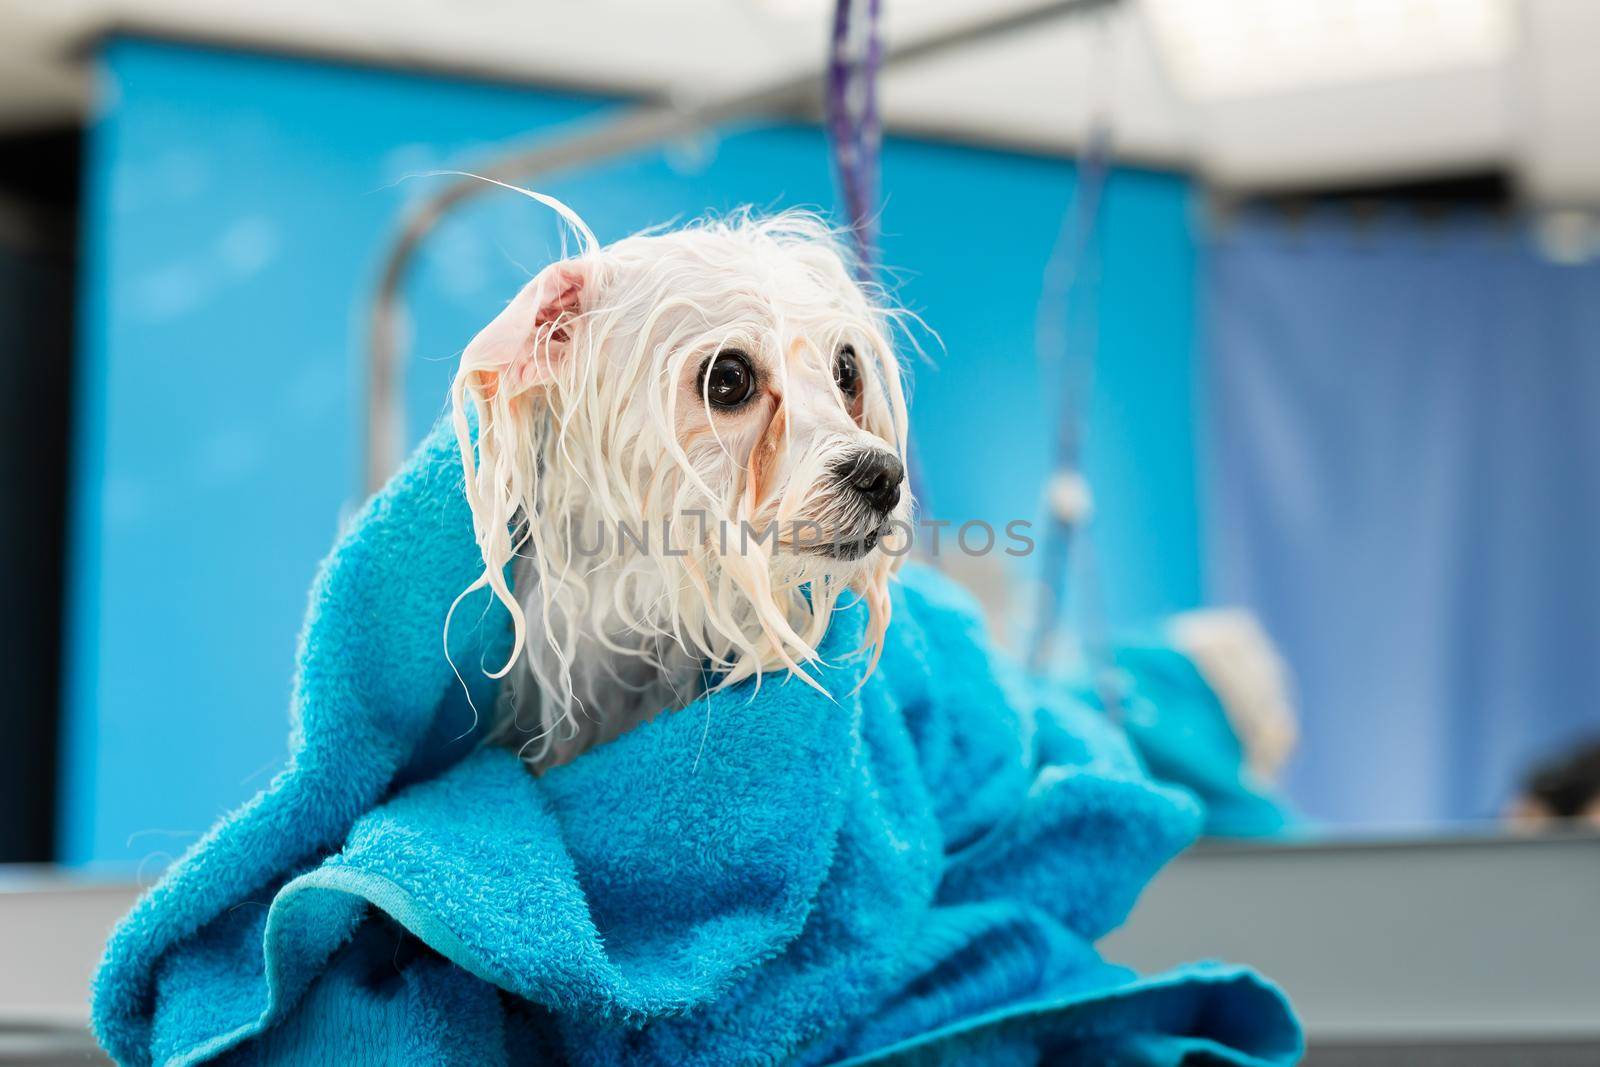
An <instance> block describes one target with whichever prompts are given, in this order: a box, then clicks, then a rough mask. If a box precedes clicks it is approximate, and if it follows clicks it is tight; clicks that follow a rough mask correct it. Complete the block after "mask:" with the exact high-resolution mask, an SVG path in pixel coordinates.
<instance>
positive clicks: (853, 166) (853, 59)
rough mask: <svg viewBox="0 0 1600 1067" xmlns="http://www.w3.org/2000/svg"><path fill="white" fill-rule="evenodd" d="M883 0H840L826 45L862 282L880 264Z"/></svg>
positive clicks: (835, 143)
mask: <svg viewBox="0 0 1600 1067" xmlns="http://www.w3.org/2000/svg"><path fill="white" fill-rule="evenodd" d="M882 14H883V2H882V0H864V2H863V0H838V2H837V3H836V4H835V5H834V9H833V39H832V42H831V43H830V45H829V49H828V91H827V125H828V141H829V143H830V145H831V146H832V148H833V164H834V170H835V172H836V174H837V176H838V181H839V193H840V197H841V198H842V199H843V200H844V208H845V214H846V216H847V217H848V218H849V220H850V233H851V236H852V238H854V241H855V251H856V272H857V274H858V275H859V276H860V278H861V280H862V281H864V282H867V281H871V280H873V278H874V277H875V276H876V273H877V267H878V256H877V229H878V217H877V216H878V190H879V186H880V177H879V175H880V159H881V157H882V149H883V124H882V121H881V119H880V118H879V115H878V69H879V68H880V67H881V66H882V65H883V38H882Z"/></svg>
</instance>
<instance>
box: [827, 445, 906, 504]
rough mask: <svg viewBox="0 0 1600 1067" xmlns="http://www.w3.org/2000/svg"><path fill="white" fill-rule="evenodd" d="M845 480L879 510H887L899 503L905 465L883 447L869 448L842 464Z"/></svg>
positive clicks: (841, 470)
mask: <svg viewBox="0 0 1600 1067" xmlns="http://www.w3.org/2000/svg"><path fill="white" fill-rule="evenodd" d="M840 472H841V473H842V474H843V476H844V480H845V482H846V484H848V485H849V486H850V488H852V489H854V490H855V491H856V492H858V493H860V494H861V497H862V499H863V500H865V501H866V502H867V503H868V504H871V505H872V506H873V507H874V508H876V509H877V510H879V511H881V512H884V513H886V514H887V513H888V512H890V511H893V510H894V506H895V505H896V504H898V503H900V483H901V482H903V481H905V477H906V468H905V465H904V464H903V463H901V462H900V457H899V456H897V455H895V454H894V453H893V452H889V451H887V450H885V449H881V448H873V449H866V450H863V451H861V452H857V453H855V454H854V455H852V456H850V457H848V458H847V459H846V460H845V461H844V463H843V464H841V466H840Z"/></svg>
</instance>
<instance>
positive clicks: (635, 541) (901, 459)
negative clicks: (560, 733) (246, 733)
mask: <svg viewBox="0 0 1600 1067" xmlns="http://www.w3.org/2000/svg"><path fill="white" fill-rule="evenodd" d="M891 325H892V312H890V311H888V310H887V309H885V308H884V307H882V306H879V304H877V303H876V302H875V301H873V300H872V299H869V297H868V295H867V294H866V293H865V292H864V291H863V289H862V287H861V286H860V285H858V284H857V283H856V282H855V281H854V280H853V279H852V277H851V274H850V271H849V269H848V267H847V265H846V260H845V257H844V255H843V254H842V252H841V250H840V247H839V245H838V244H837V242H836V240H835V238H834V236H833V235H832V233H831V232H830V231H829V230H828V228H827V227H826V226H824V225H823V224H822V223H821V222H820V221H819V220H817V219H816V218H814V217H812V216H808V215H803V214H784V215H779V216H776V217H773V218H767V219H759V218H754V217H751V216H748V215H738V216H734V217H732V218H729V219H725V220H720V221H709V222H703V223H699V224H696V225H693V226H690V227H688V228H685V229H680V230H675V231H668V232H655V233H646V234H642V235H638V236H634V237H629V238H627V239H625V240H622V241H619V242H617V243H615V244H612V245H609V246H607V247H605V248H598V247H595V246H594V245H593V244H592V242H591V244H590V247H589V248H588V249H587V250H586V251H585V252H583V253H582V254H581V255H579V256H577V257H574V258H570V259H566V260H563V261H561V262H558V263H555V264H552V265H551V266H548V267H546V268H545V269H544V270H543V271H541V272H540V273H539V275H538V276H537V277H536V278H534V279H533V280H532V281H531V282H529V283H528V284H527V286H526V287H524V288H523V290H522V291H521V292H520V293H519V294H518V295H517V296H516V298H515V299H514V300H512V302H511V304H510V305H509V306H508V307H507V308H506V309H505V310H504V311H503V312H501V314H500V315H499V316H498V317H497V318H495V320H494V321H493V322H491V323H490V324H489V325H488V326H487V327H485V328H484V329H483V331H482V332H480V333H479V334H478V336H477V337H476V338H474V339H473V341H472V343H471V344H470V345H469V346H468V347H467V349H466V352H465V353H464V355H463V356H462V360H461V368H460V371H459V373H458V375H457V377H456V381H455V386H454V389H453V401H454V408H455V420H456V428H457V433H458V436H459V439H460V444H461V450H462V459H463V462H464V464H465V466H466V471H467V493H468V498H469V501H470V502H471V505H472V510H473V518H474V522H475V525H476V533H477V538H478V542H479V546H480V548H481V549H482V553H483V561H484V566H485V572H484V575H483V577H482V578H481V579H480V582H479V584H480V585H488V586H489V587H491V588H492V589H493V590H494V591H495V593H496V595H497V596H498V597H499V598H500V600H501V601H502V602H503V603H504V604H506V606H507V607H508V608H509V609H510V610H511V612H512V615H513V623H514V627H515V631H516V643H517V650H518V651H519V652H520V651H521V650H522V648H523V642H524V640H525V635H526V633H527V632H528V630H533V631H534V632H535V633H537V634H539V635H540V636H542V638H543V641H542V642H540V641H534V642H532V644H533V645H534V646H539V645H541V644H542V645H547V646H548V648H547V649H546V648H542V647H530V648H529V649H528V655H527V656H526V657H525V658H526V659H527V660H528V661H529V663H530V666H531V667H532V669H533V672H534V675H535V677H536V679H537V681H538V683H539V685H540V688H541V689H542V690H544V695H545V697H546V703H548V704H553V706H555V707H557V708H558V709H560V710H561V712H562V713H563V714H570V712H571V709H570V704H571V700H572V688H571V670H572V667H573V664H572V662H571V657H572V655H573V653H574V652H575V650H576V649H577V648H578V647H580V645H581V644H582V641H583V638H584V637H585V636H587V637H590V638H594V639H596V640H598V641H599V642H600V643H601V647H604V648H608V649H616V650H621V649H626V650H627V651H628V652H629V653H630V654H634V655H639V654H643V655H646V656H649V655H651V654H652V653H651V652H650V651H649V649H650V648H651V647H656V648H659V647H661V646H662V643H663V642H670V643H671V644H673V645H675V646H677V647H678V648H680V649H683V650H684V651H687V652H689V653H690V654H691V655H692V656H693V657H695V658H697V659H701V660H703V661H706V662H707V663H709V665H710V667H711V669H712V671H713V672H714V673H716V674H717V675H719V676H720V677H721V679H722V681H723V683H724V684H726V683H728V682H732V681H737V680H739V679H741V678H745V677H748V676H750V675H752V674H759V673H760V672H761V671H762V670H765V669H770V668H778V667H781V668H787V669H788V670H790V671H792V672H794V673H796V674H799V675H801V676H802V677H805V678H806V679H807V680H808V681H809V680H811V679H810V677H809V675H808V674H807V672H806V665H807V664H808V663H810V662H813V661H815V660H816V659H817V644H818V642H819V641H820V639H821V636H822V633H823V631H824V630H825V629H826V627H827V624H828V620H829V617H830V615H831V613H832V611H833V609H834V606H835V605H836V603H837V601H838V598H839V597H840V596H841V595H843V594H845V593H847V592H850V593H854V594H856V595H858V596H860V597H862V598H863V599H865V601H866V602H867V605H868V608H869V613H870V620H869V625H868V639H867V643H868V646H870V649H871V652H872V654H873V659H874V660H875V658H876V651H877V649H878V647H879V646H881V642H882V638H883V634H884V631H885V628H886V627H887V625H888V621H889V597H888V591H887V582H888V579H889V576H890V573H891V572H892V570H893V569H894V567H895V566H896V564H897V562H898V559H899V557H900V555H902V554H903V551H904V548H905V547H906V544H907V541H908V539H909V533H910V526H909V523H908V521H907V519H908V517H909V515H910V508H911V501H910V498H909V493H908V492H907V491H906V488H905V485H904V480H905V442H906V404H905V396H904V393H903V391H902V388H901V377H900V368H899V364H898V362H897V359H896V356H895V352H894V348H893V346H892V344H891V341H890V337H889V330H890V326H891ZM469 413H470V414H469ZM471 415H475V421H476V441H474V439H473V435H472V430H473V427H472V418H471ZM517 555H523V556H527V557H530V558H531V561H532V570H533V575H532V577H531V580H532V581H533V582H534V583H536V586H537V588H536V589H535V590H528V589H523V590H518V591H517V594H518V595H515V596H514V595H513V594H512V592H511V590H510V589H509V588H508V586H507V584H506V580H505V570H506V565H507V563H508V562H509V561H510V560H511V559H512V558H513V557H514V556H517ZM519 601H520V604H519ZM639 638H643V639H644V640H643V641H640V640H638V639H639ZM652 642H654V645H653V646H652ZM641 649H642V650H643V651H641ZM515 655H516V654H515V653H514V656H513V658H514V659H515ZM813 684H814V683H813ZM547 725H552V724H550V723H547Z"/></svg>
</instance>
